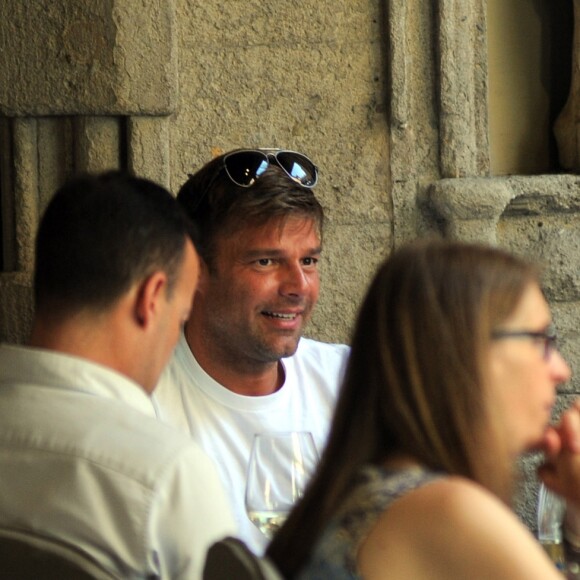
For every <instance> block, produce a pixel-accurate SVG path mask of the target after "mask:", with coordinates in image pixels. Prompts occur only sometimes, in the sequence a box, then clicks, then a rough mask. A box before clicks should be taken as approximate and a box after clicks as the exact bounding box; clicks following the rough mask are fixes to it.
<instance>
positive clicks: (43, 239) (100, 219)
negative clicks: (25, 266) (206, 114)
mask: <svg viewBox="0 0 580 580" xmlns="http://www.w3.org/2000/svg"><path fill="white" fill-rule="evenodd" d="M188 236H189V237H190V238H192V240H193V241H195V236H194V232H193V229H192V226H191V224H190V223H189V220H188V219H187V218H186V216H185V215H184V213H183V211H182V210H181V208H180V207H179V205H178V204H177V203H176V201H175V199H174V198H173V196H172V195H171V194H170V193H169V192H168V191H167V190H166V189H164V188H163V187H161V186H160V185H157V184H155V183H153V182H152V181H149V180H147V179H141V178H138V177H133V176H130V175H128V174H124V173H121V172H116V171H115V172H107V173H103V174H100V175H84V176H79V177H76V178H73V179H72V180H70V181H69V182H67V183H65V184H64V185H63V186H62V187H61V188H60V189H59V190H58V191H57V192H56V193H55V194H54V196H53V198H52V199H51V201H50V203H49V204H48V207H47V208H46V211H45V213H44V215H43V218H42V220H41V223H40V226H39V229H38V233H37V237H36V264H35V272H34V295H35V302H36V308H37V310H39V309H43V310H44V312H45V313H48V312H54V314H55V315H62V314H63V313H70V312H76V311H79V310H83V309H87V308H88V309H92V310H97V311H98V310H104V309H106V308H107V307H108V306H110V305H111V304H113V303H114V302H115V301H116V300H117V299H118V298H120V297H121V296H122V295H123V294H124V293H125V292H126V291H127V290H129V288H130V287H131V286H132V285H133V284H134V283H135V282H138V281H140V280H142V279H145V278H146V277H147V276H148V275H150V274H151V273H153V272H155V271H157V270H161V271H164V272H166V273H167V277H168V286H167V292H168V294H170V293H171V291H172V289H173V287H174V284H175V282H176V280H177V278H178V276H179V272H180V267H181V265H182V263H183V259H184V252H185V243H186V239H187V237H188Z"/></svg>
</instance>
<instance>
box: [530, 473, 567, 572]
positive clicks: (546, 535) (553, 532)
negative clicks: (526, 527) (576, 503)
mask: <svg viewBox="0 0 580 580" xmlns="http://www.w3.org/2000/svg"><path fill="white" fill-rule="evenodd" d="M565 511H566V503H565V501H564V500H563V499H562V498H561V497H560V496H559V495H557V494H555V493H554V492H552V491H550V490H549V489H548V488H547V487H546V486H545V485H544V484H543V483H540V489H539V491H538V510H537V516H538V540H539V541H540V544H542V546H543V547H544V549H545V550H546V552H547V553H548V555H549V556H550V558H551V559H552V561H553V562H554V564H556V567H557V568H558V569H559V570H564V569H565V568H566V561H565V556H564V542H563V533H562V521H563V519H564V513H565Z"/></svg>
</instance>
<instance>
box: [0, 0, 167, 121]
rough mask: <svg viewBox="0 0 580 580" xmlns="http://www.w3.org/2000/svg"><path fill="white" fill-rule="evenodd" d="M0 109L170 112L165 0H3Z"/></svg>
mask: <svg viewBox="0 0 580 580" xmlns="http://www.w3.org/2000/svg"><path fill="white" fill-rule="evenodd" d="M0 54H1V55H2V58H1V59H0V79H2V82H1V83H0V114H3V115H6V116H39V115H78V114H84V115H130V114H134V115H167V114H169V113H171V112H173V111H174V109H175V107H176V101H177V42H176V39H175V17H174V7H173V2H172V1H168V0H103V1H100V2H85V1H84V0H35V1H34V2H22V0H2V2H1V3H0Z"/></svg>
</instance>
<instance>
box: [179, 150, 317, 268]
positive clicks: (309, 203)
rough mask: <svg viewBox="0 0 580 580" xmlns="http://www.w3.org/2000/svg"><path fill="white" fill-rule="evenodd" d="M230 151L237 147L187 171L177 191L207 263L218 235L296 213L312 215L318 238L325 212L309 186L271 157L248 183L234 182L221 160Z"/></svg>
mask: <svg viewBox="0 0 580 580" xmlns="http://www.w3.org/2000/svg"><path fill="white" fill-rule="evenodd" d="M258 151H259V150H258ZM264 151H268V150H264ZM250 152H254V150H251V151H250ZM232 153H238V151H237V150H236V151H234V152H229V153H225V154H224V155H220V156H219V157H216V158H215V159H213V160H212V161H210V162H209V163H207V164H206V165H204V166H203V167H202V168H201V169H200V170H199V171H197V172H196V173H195V174H193V175H190V177H189V179H188V180H187V181H186V182H185V183H184V184H183V186H182V187H181V189H180V190H179V193H178V195H177V200H178V202H179V203H180V204H181V205H182V207H183V209H184V210H185V213H186V214H187V216H188V217H189V219H191V220H192V221H193V223H194V224H195V225H196V226H197V229H198V231H199V236H200V238H199V245H198V250H199V253H200V255H201V257H202V258H203V259H204V260H205V262H206V263H208V264H211V259H212V257H213V251H214V243H215V240H216V237H217V236H220V235H224V234H225V235H228V234H231V233H234V232H236V231H237V230H239V229H242V228H244V227H247V226H261V225H263V224H265V223H267V222H269V221H270V220H272V219H276V218H286V217H288V216H291V215H299V216H302V217H305V218H307V219H311V220H312V221H313V222H314V224H315V226H316V228H317V229H318V232H319V234H320V236H322V226H323V220H324V211H323V209H322V206H321V205H320V202H319V201H318V200H317V199H316V197H315V195H314V193H313V192H312V189H311V187H312V186H308V187H304V186H303V185H301V184H300V182H299V181H298V180H296V179H293V178H291V177H289V175H288V174H287V172H285V170H283V169H282V168H281V167H280V166H279V165H278V164H277V163H276V162H275V161H273V160H272V156H270V163H269V165H268V166H267V169H266V170H265V171H264V172H263V173H260V175H259V177H258V178H256V179H255V180H253V181H252V183H251V185H249V186H242V185H238V184H237V183H235V182H234V181H233V180H232V178H231V177H230V175H229V173H228V171H227V170H226V166H225V163H224V159H225V158H226V157H227V156H228V155H230V156H231V155H232ZM299 155H300V156H301V157H304V156H302V155H301V154H299ZM305 159H306V160H307V161H308V162H309V163H312V162H311V161H310V160H308V159H307V158H305ZM312 167H313V168H314V171H316V168H315V167H314V165H312ZM314 182H315V181H314Z"/></svg>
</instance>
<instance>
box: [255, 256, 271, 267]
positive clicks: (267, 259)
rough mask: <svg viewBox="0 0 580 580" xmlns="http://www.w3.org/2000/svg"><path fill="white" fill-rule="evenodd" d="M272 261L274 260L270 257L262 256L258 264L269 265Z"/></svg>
mask: <svg viewBox="0 0 580 580" xmlns="http://www.w3.org/2000/svg"><path fill="white" fill-rule="evenodd" d="M271 263H272V260H271V259H270V258H260V259H259V260H258V264H259V265H260V266H269V265H270V264H271Z"/></svg>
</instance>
